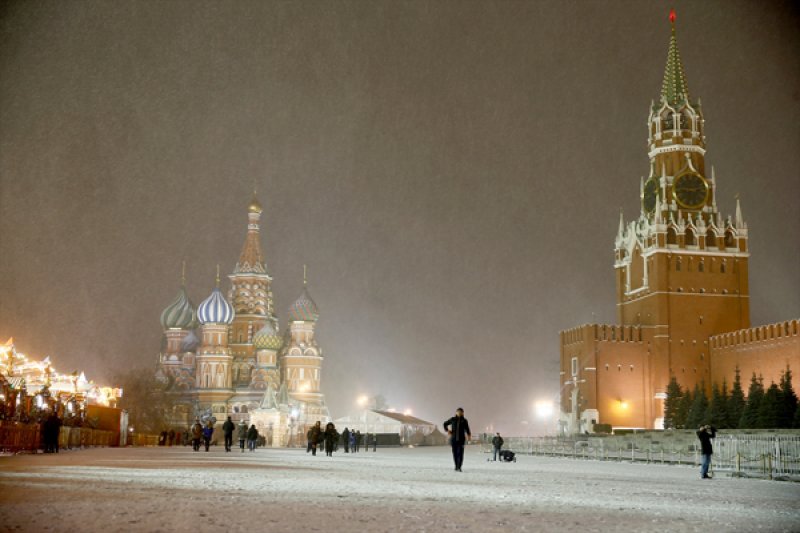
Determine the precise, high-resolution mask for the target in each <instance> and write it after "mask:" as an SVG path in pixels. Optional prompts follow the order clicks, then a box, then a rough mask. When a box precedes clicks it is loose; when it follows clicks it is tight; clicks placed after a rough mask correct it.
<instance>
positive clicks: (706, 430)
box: [697, 424, 717, 479]
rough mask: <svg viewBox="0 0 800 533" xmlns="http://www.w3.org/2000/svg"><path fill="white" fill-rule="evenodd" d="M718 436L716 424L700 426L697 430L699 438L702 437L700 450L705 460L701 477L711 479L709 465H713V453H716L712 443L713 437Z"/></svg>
mask: <svg viewBox="0 0 800 533" xmlns="http://www.w3.org/2000/svg"><path fill="white" fill-rule="evenodd" d="M716 436H717V430H716V428H715V427H714V426H709V425H708V424H706V425H705V426H700V429H698V430H697V438H698V439H700V450H701V453H702V454H703V460H702V462H701V463H700V478H701V479H711V476H709V475H708V467H709V466H710V465H711V455H712V454H713V453H714V448H713V446H712V445H711V439H713V438H714V437H716Z"/></svg>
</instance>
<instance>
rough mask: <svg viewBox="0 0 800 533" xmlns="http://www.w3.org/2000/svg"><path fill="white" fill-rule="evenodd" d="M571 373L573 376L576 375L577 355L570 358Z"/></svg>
mask: <svg viewBox="0 0 800 533" xmlns="http://www.w3.org/2000/svg"><path fill="white" fill-rule="evenodd" d="M572 375H573V377H574V376H577V375H578V358H577V357H573V358H572Z"/></svg>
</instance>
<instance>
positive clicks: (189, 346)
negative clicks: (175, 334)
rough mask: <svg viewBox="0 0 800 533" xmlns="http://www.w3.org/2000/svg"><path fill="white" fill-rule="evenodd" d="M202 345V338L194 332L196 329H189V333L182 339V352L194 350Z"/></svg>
mask: <svg viewBox="0 0 800 533" xmlns="http://www.w3.org/2000/svg"><path fill="white" fill-rule="evenodd" d="M198 346H200V339H198V338H197V335H195V334H194V331H191V330H189V334H188V335H186V336H185V337H184V338H183V341H181V352H193V351H195V350H196V349H197V347H198Z"/></svg>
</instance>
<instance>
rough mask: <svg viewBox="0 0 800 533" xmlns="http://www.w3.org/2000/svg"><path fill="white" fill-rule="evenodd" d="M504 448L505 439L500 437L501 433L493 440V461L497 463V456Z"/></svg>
mask: <svg viewBox="0 0 800 533" xmlns="http://www.w3.org/2000/svg"><path fill="white" fill-rule="evenodd" d="M502 448H503V437H501V436H500V433H498V434H497V435H495V436H494V438H493V439H492V450H493V452H494V453H493V454H492V461H497V454H499V453H500V450H501V449H502Z"/></svg>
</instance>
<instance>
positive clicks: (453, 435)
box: [443, 407, 472, 472]
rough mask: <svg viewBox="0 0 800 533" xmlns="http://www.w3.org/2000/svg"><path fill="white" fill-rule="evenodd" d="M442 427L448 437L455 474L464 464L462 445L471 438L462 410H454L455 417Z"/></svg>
mask: <svg viewBox="0 0 800 533" xmlns="http://www.w3.org/2000/svg"><path fill="white" fill-rule="evenodd" d="M443 427H444V429H445V430H446V431H447V434H448V435H450V447H451V448H452V449H453V462H454V463H455V465H456V472H461V465H462V464H464V444H466V442H467V441H468V440H470V439H471V438H472V432H471V431H470V430H469V422H467V419H466V418H464V410H463V409H462V408H460V407H459V408H458V409H456V416H454V417H452V418H450V419H448V420H446V421H445V423H444V426H443Z"/></svg>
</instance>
